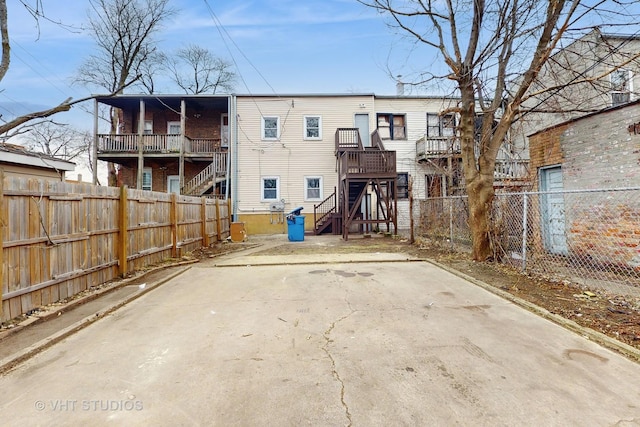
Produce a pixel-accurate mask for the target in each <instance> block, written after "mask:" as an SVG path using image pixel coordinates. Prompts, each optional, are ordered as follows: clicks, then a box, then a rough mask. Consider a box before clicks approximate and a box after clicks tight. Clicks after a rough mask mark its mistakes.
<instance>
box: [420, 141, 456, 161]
mask: <svg viewBox="0 0 640 427" xmlns="http://www.w3.org/2000/svg"><path fill="white" fill-rule="evenodd" d="M459 154H460V139H459V138H458V137H456V136H439V137H433V136H426V135H425V136H423V137H422V138H420V139H419V140H417V141H416V159H417V160H418V161H421V160H428V159H434V158H441V157H447V156H454V155H459Z"/></svg>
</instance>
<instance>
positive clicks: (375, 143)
mask: <svg viewBox="0 0 640 427" xmlns="http://www.w3.org/2000/svg"><path fill="white" fill-rule="evenodd" d="M371 146H372V147H373V148H377V149H378V150H380V151H385V149H384V144H383V143H382V138H381V137H380V132H378V129H376V130H374V131H373V132H371Z"/></svg>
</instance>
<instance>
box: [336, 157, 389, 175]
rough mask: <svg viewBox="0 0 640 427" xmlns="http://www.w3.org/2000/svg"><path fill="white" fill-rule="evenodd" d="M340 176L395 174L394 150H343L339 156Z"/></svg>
mask: <svg viewBox="0 0 640 427" xmlns="http://www.w3.org/2000/svg"><path fill="white" fill-rule="evenodd" d="M339 164H340V174H341V177H340V178H344V176H345V175H367V176H369V177H372V178H375V177H390V176H395V175H396V152H395V151H377V150H376V151H345V152H344V153H342V154H341V155H340V157H339Z"/></svg>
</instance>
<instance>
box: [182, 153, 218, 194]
mask: <svg viewBox="0 0 640 427" xmlns="http://www.w3.org/2000/svg"><path fill="white" fill-rule="evenodd" d="M228 156H229V154H228V152H217V153H213V161H212V162H211V163H210V164H208V165H207V167H206V168H204V169H203V170H201V171H200V172H199V173H198V174H197V175H196V176H194V177H193V178H192V179H191V180H190V181H189V182H187V183H185V185H184V187H183V188H182V192H181V194H184V195H188V196H201V195H203V194H205V193H206V192H207V191H209V190H210V189H211V188H212V187H214V186H215V185H216V184H217V183H219V182H222V181H224V180H225V179H226V177H227V161H228Z"/></svg>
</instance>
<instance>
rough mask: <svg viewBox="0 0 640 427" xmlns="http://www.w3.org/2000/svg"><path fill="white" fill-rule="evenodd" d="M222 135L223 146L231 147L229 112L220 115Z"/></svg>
mask: <svg viewBox="0 0 640 427" xmlns="http://www.w3.org/2000/svg"><path fill="white" fill-rule="evenodd" d="M220 123H222V126H220V135H221V136H222V138H221V139H222V140H221V141H220V142H221V144H220V145H221V146H222V147H229V115H228V114H227V113H223V114H222V117H220Z"/></svg>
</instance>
